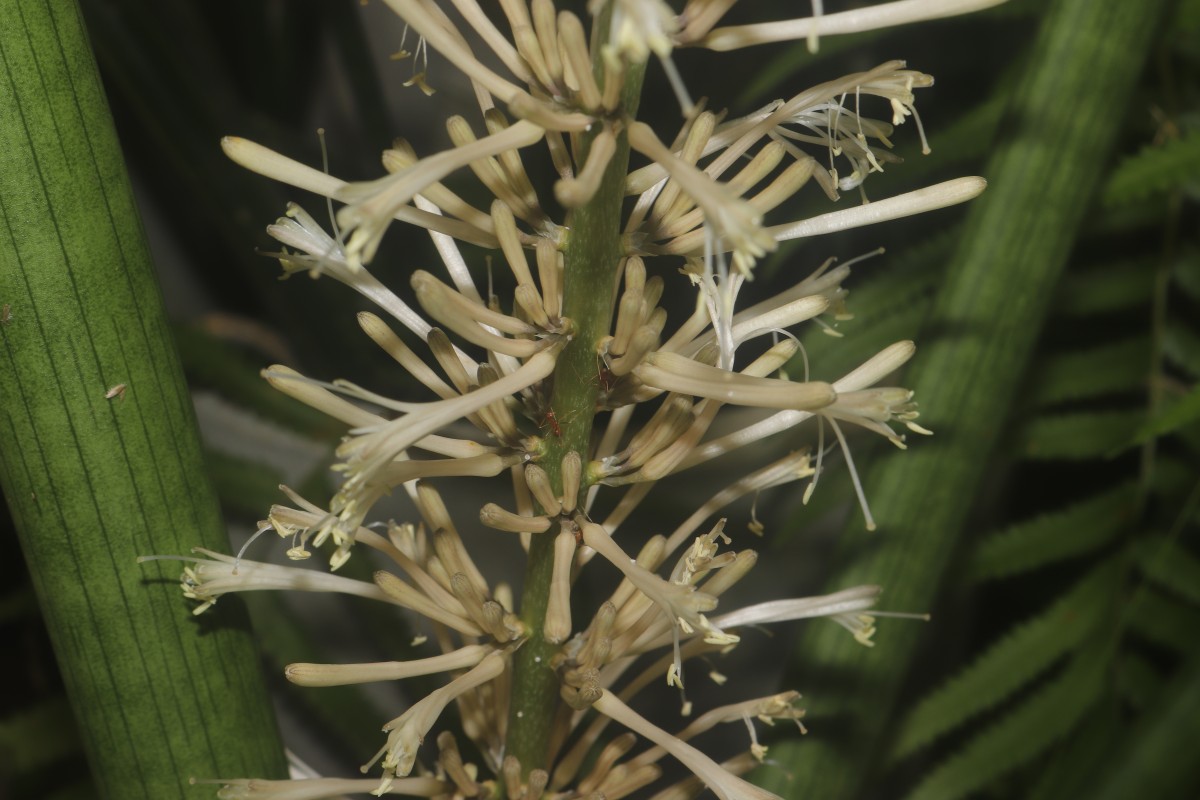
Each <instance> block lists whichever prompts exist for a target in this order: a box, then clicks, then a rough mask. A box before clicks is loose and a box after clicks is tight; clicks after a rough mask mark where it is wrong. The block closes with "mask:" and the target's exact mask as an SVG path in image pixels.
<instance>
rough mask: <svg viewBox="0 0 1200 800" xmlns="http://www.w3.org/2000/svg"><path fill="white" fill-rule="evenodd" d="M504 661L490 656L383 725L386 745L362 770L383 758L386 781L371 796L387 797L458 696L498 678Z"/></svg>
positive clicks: (407, 772)
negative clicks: (447, 708) (386, 736)
mask: <svg viewBox="0 0 1200 800" xmlns="http://www.w3.org/2000/svg"><path fill="white" fill-rule="evenodd" d="M504 659H505V656H504V654H502V653H499V652H492V653H490V654H489V655H488V656H486V657H485V658H484V659H483V660H482V661H480V662H479V663H478V664H477V665H476V666H475V667H473V668H472V669H471V670H470V671H469V672H467V673H466V674H464V675H462V676H461V677H459V678H455V679H454V680H453V681H451V682H450V683H448V684H446V685H445V686H443V687H442V688H440V689H437V690H436V691H434V692H433V693H431V694H430V695H429V696H427V697H425V698H424V699H423V700H421V701H419V702H418V703H417V704H416V705H414V706H413V707H412V708H410V709H409V710H408V711H406V712H404V713H403V714H401V715H400V716H399V717H396V719H394V720H392V721H391V722H389V723H388V724H387V725H384V726H383V729H384V731H385V732H386V733H387V734H388V740H387V744H385V745H384V746H383V748H382V749H381V750H380V751H379V752H378V753H376V754H375V758H373V759H371V761H370V762H368V763H367V764H366V765H365V766H364V767H363V771H364V772H365V771H366V770H368V769H370V767H371V765H372V764H374V763H375V761H377V760H378V759H379V758H380V756H382V757H383V764H382V766H383V779H382V781H381V782H380V784H379V788H378V789H376V790H375V791H374V792H372V794H377V795H382V794H385V793H386V792H387V791H388V790H389V789H390V788H391V787H392V785H393V782H394V781H395V779H396V778H402V777H404V776H406V775H408V774H409V773H410V772H412V768H413V764H414V763H415V761H416V758H417V749H418V748H419V747H420V746H421V742H422V741H423V740H424V739H425V735H426V734H427V733H429V729H430V728H432V727H433V726H434V723H436V722H437V719H438V717H439V716H441V713H442V711H444V710H445V708H446V706H447V705H449V704H450V703H451V702H452V701H453V700H454V699H455V698H456V697H459V696H460V695H463V694H466V693H467V692H469V691H471V690H472V689H475V688H477V687H479V686H481V685H482V684H485V683H487V682H488V681H492V680H495V679H496V678H497V677H499V675H500V673H502V672H503V671H504V668H505V660H504Z"/></svg>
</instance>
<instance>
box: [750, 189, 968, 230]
mask: <svg viewBox="0 0 1200 800" xmlns="http://www.w3.org/2000/svg"><path fill="white" fill-rule="evenodd" d="M986 188H987V181H985V180H984V179H983V178H974V177H972V178H955V179H954V180H949V181H945V182H943V183H938V184H935V185H933V186H926V187H925V188H924V189H917V190H915V191H912V192H905V193H904V194H900V195H896V196H895V197H889V198H886V199H884V200H876V201H874V202H871V203H866V204H864V205H861V206H855V207H854V208H846V209H842V210H841V211H831V212H829V213H828V214H821V215H820V216H817V217H812V218H811V219H805V220H800V221H799V222H791V223H787V224H784V225H772V226H771V227H769V228H767V232H768V233H770V234H771V236H773V237H774V238H775V240H776V241H779V242H784V241H787V240H789V239H803V238H805V237H808V236H818V235H820V234H823V233H835V232H837V231H845V230H850V229H851V228H861V227H863V226H864V225H876V224H878V223H880V222H888V221H890V220H894V219H901V218H903V217H911V216H913V215H914V214H924V213H926V212H927V211H936V210H937V209H939V208H947V207H949V206H954V205H958V204H959V203H965V202H967V201H968V200H974V199H975V198H976V197H978V196H979V195H980V194H982V193H983V190H984V189H986Z"/></svg>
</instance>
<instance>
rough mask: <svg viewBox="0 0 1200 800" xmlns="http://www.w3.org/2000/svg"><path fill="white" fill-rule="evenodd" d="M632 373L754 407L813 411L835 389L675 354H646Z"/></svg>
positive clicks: (671, 388) (660, 385)
mask: <svg viewBox="0 0 1200 800" xmlns="http://www.w3.org/2000/svg"><path fill="white" fill-rule="evenodd" d="M633 372H634V374H635V375H636V376H637V377H638V379H639V380H641V381H642V383H644V384H646V385H647V386H652V387H654V388H655V389H662V390H663V391H668V392H678V393H680V394H689V395H693V396H696V397H708V398H712V399H713V400H720V401H721V402H724V403H736V404H737V405H741V406H753V407H756V408H790V409H796V410H804V411H814V410H816V409H820V408H824V407H825V406H828V405H830V404H832V403H833V402H834V401H835V400H836V399H837V392H835V391H834V389H833V387H832V386H831V385H829V384H828V383H822V382H820V381H814V382H811V383H795V382H793V381H786V380H782V379H780V378H759V377H754V376H748V375H742V374H739V373H736V372H730V371H728V370H723V369H718V368H717V367H710V366H708V365H707V364H701V363H700V362H698V361H693V360H691V359H690V358H685V357H684V356H681V355H677V354H675V353H663V352H658V353H650V354H649V355H647V356H646V358H645V360H644V361H643V362H642V363H641V364H639V365H638V366H637V367H636V368H635V369H634V371H633Z"/></svg>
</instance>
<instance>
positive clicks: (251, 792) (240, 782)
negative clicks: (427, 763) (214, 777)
mask: <svg viewBox="0 0 1200 800" xmlns="http://www.w3.org/2000/svg"><path fill="white" fill-rule="evenodd" d="M193 783H219V784H221V790H220V791H219V792H217V797H219V798H220V800H324V798H337V797H341V796H342V795H347V794H360V793H363V792H370V791H372V790H374V789H376V788H378V786H379V781H377V780H373V779H370V778H358V779H353V778H302V779H297V780H288V781H265V780H260V779H258V778H250V779H246V778H235V779H231V780H219V781H195V780H194V781H193ZM449 789H450V786H449V785H448V784H446V783H443V782H442V781H439V780H437V779H436V778H425V777H422V778H403V779H401V780H394V781H392V784H391V786H390V787H389V789H388V790H387V791H386V792H380V794H387V795H404V796H407V797H437V796H438V795H442V794H446V793H447V792H448V791H449Z"/></svg>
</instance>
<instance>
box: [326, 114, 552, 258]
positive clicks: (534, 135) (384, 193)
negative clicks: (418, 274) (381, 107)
mask: <svg viewBox="0 0 1200 800" xmlns="http://www.w3.org/2000/svg"><path fill="white" fill-rule="evenodd" d="M544 135H545V130H544V129H542V128H541V127H539V126H537V125H534V124H533V123H532V122H525V121H524V120H519V121H517V122H515V123H514V124H513V125H511V126H509V127H508V128H505V129H504V130H502V131H500V132H499V133H495V134H492V135H490V136H485V137H484V138H482V139H478V140H476V141H474V142H471V143H469V144H465V145H463V146H462V147H456V148H454V149H452V150H445V151H443V152H441V153H438V154H437V155H433V156H429V157H427V158H423V159H421V160H420V161H418V162H417V163H416V164H414V165H413V166H411V167H409V168H407V169H404V170H401V171H399V172H396V173H394V174H392V175H388V176H385V177H383V178H379V179H377V180H374V181H370V182H367V183H359V184H348V185H346V186H345V187H344V188H342V189H341V190H340V191H339V192H338V193H337V199H338V200H341V201H343V202H346V203H348V205H347V206H345V207H344V208H342V209H341V210H340V211H339V212H338V224H339V225H341V226H342V228H343V230H345V231H348V232H350V240H349V241H348V242H346V260H347V263H348V264H350V266H351V268H357V267H360V266H362V265H363V264H364V263H367V262H369V261H370V260H371V259H372V258H373V257H374V255H375V251H376V249H378V247H379V242H380V240H381V239H382V238H383V232H384V230H385V229H386V227H387V226H388V224H389V223H390V222H391V220H392V217H393V216H394V215H395V214H396V212H397V211H398V210H399V209H401V208H403V207H404V206H405V204H406V203H408V202H409V201H410V200H412V199H413V198H414V197H416V195H417V194H418V193H419V192H420V191H421V190H422V189H424V188H425V187H427V186H429V185H430V184H433V183H436V182H438V181H440V180H441V179H442V178H444V177H446V176H447V175H449V174H450V173H452V172H454V171H455V170H458V169H461V168H462V167H465V166H467V165H468V164H470V163H471V162H472V161H479V160H481V159H485V158H488V157H490V156H495V155H499V154H500V153H503V152H504V151H506V150H515V149H517V148H520V147H528V146H529V145H532V144H535V143H537V142H539V141H541V139H542V137H543V136H544Z"/></svg>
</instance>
